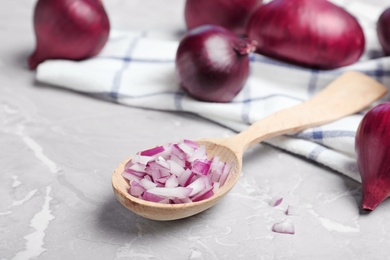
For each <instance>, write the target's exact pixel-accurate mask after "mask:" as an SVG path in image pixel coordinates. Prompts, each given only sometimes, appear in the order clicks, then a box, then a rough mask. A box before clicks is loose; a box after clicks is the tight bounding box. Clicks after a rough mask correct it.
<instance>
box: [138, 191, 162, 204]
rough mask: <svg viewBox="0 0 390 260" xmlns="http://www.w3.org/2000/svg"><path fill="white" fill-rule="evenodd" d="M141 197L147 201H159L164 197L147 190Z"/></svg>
mask: <svg viewBox="0 0 390 260" xmlns="http://www.w3.org/2000/svg"><path fill="white" fill-rule="evenodd" d="M142 199H144V200H147V201H151V202H161V201H163V200H164V197H161V196H157V195H155V194H152V193H150V192H149V191H148V190H146V191H145V192H144V193H143V194H142Z"/></svg>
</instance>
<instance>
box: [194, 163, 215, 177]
mask: <svg viewBox="0 0 390 260" xmlns="http://www.w3.org/2000/svg"><path fill="white" fill-rule="evenodd" d="M210 164H211V162H210V161H209V160H207V159H206V160H199V159H196V160H194V162H193V163H192V172H193V173H196V174H201V175H207V174H208V173H209V171H210Z"/></svg>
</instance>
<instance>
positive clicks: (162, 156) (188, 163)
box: [122, 140, 232, 204]
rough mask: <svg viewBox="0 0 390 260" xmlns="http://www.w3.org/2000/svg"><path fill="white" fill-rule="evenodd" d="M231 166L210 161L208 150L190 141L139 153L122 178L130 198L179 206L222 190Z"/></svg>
mask: <svg viewBox="0 0 390 260" xmlns="http://www.w3.org/2000/svg"><path fill="white" fill-rule="evenodd" d="M231 167H232V164H228V163H225V162H223V161H222V160H220V158H219V157H218V156H215V157H213V158H211V159H209V158H208V157H207V153H206V148H205V146H200V145H198V144H197V143H196V142H193V141H191V140H184V141H182V142H179V143H171V144H167V145H164V146H157V147H154V148H152V149H148V150H145V151H141V152H139V153H137V154H136V155H135V156H134V157H133V158H132V159H131V160H130V161H128V162H127V163H126V165H125V168H124V171H123V172H122V176H123V177H124V178H126V179H127V180H128V181H129V183H130V189H129V191H128V192H129V194H130V195H132V196H134V197H137V198H140V199H144V200H147V201H151V202H158V203H166V204H180V203H191V202H196V201H200V200H204V199H207V198H210V197H211V196H213V195H214V194H215V192H216V191H217V190H218V188H219V187H220V186H222V185H223V184H224V183H225V181H226V179H227V177H228V175H229V173H230V170H231Z"/></svg>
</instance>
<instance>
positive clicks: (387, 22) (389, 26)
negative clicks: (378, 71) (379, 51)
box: [376, 7, 390, 55]
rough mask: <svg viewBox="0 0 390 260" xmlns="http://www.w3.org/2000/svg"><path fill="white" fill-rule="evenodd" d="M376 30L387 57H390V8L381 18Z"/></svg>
mask: <svg viewBox="0 0 390 260" xmlns="http://www.w3.org/2000/svg"><path fill="white" fill-rule="evenodd" d="M376 30H377V34H378V39H379V42H380V44H381V45H382V48H383V51H384V52H385V54H386V55H390V7H389V8H387V9H386V10H384V11H383V12H382V14H381V15H380V16H379V19H378V22H377V27H376Z"/></svg>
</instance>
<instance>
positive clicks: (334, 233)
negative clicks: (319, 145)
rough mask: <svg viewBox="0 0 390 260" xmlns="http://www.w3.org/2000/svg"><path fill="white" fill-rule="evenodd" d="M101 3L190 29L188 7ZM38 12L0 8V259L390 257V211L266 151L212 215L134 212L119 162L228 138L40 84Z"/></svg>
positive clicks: (321, 172) (183, 119) (140, 18)
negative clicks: (161, 217) (118, 192)
mask: <svg viewBox="0 0 390 260" xmlns="http://www.w3.org/2000/svg"><path fill="white" fill-rule="evenodd" d="M367 2H368V0H367ZM104 3H105V5H106V7H107V12H108V13H109V15H110V19H111V23H112V26H113V27H114V28H117V29H124V30H133V29H134V30H139V29H144V30H147V29H153V30H165V29H178V30H184V20H183V14H182V13H183V6H184V0H169V1H162V0H159V1H157V0H110V1H104ZM383 3H385V1H375V3H373V4H375V5H380V4H383ZM34 4H35V1H33V0H23V1H5V0H2V1H0V33H1V40H0V169H1V170H0V198H1V199H0V259H167V260H168V259H207V260H209V259H264V260H268V259H343V260H347V259H353V260H357V259H370V260H373V259H388V254H389V253H390V247H389V243H390V242H389V241H390V224H389V223H388V222H389V219H390V202H389V201H386V202H385V203H383V204H382V205H381V206H380V207H379V208H378V209H377V210H376V211H375V212H373V213H372V214H368V215H367V214H360V213H359V201H360V197H361V191H360V184H359V183H356V182H354V181H352V180H350V179H348V178H345V177H343V176H341V175H340V174H338V173H335V172H333V171H331V170H329V169H325V168H323V167H321V166H319V165H315V164H312V163H311V162H308V161H306V160H304V159H302V158H298V157H296V156H294V155H291V154H287V153H285V152H282V151H279V150H277V149H274V148H272V147H269V146H266V145H257V146H256V147H255V148H253V149H252V150H250V151H249V152H248V154H247V155H246V156H245V158H244V168H243V176H242V178H241V179H240V181H239V183H238V184H237V186H236V187H235V188H234V189H233V190H232V191H231V193H230V194H229V195H228V196H227V197H226V198H225V199H224V200H223V201H222V202H221V203H220V204H218V205H217V206H215V207H213V208H212V209H210V210H207V211H206V212H204V213H201V214H199V215H196V216H193V217H190V218H187V219H183V220H178V221H170V222H156V221H151V220H147V219H144V218H142V217H139V216H137V215H135V214H133V213H131V212H129V211H127V210H126V209H125V208H124V207H123V206H122V205H120V204H119V202H117V200H116V199H115V197H114V195H113V192H112V188H111V174H112V172H113V170H114V168H115V167H116V166H117V164H118V163H119V162H120V161H122V160H123V159H124V158H127V157H128V156H129V155H132V154H134V153H135V152H137V151H139V150H141V149H143V148H147V147H151V146H153V145H156V144H161V143H166V142H169V141H172V140H180V139H183V138H189V139H197V138H200V137H205V136H208V137H214V136H226V135H230V134H232V132H231V131H230V130H228V129H225V128H223V127H221V126H219V125H216V124H214V123H212V122H209V121H206V120H203V119H200V118H198V117H195V116H192V115H189V114H180V113H167V112H158V111H151V110H143V109H136V108H130V107H125V106H120V105H117V104H113V103H109V102H105V101H101V100H97V99H93V98H91V97H88V96H84V95H80V94H77V93H74V92H71V91H66V90H62V89H58V88H51V87H48V86H42V85H39V84H37V83H35V81H34V73H33V72H31V71H29V70H28V69H27V67H26V63H25V60H26V58H27V56H28V55H29V54H30V52H31V51H32V49H33V48H34V46H35V39H34V35H33V29H32V22H31V20H32V10H33V6H34ZM274 195H281V196H282V197H283V198H284V200H283V202H282V204H281V205H279V206H278V207H271V206H269V204H268V201H269V199H270V198H272V197H273V196H274ZM288 205H294V206H296V207H297V208H298V209H299V214H298V215H294V216H288V218H291V219H292V221H293V223H294V225H295V231H296V233H295V235H286V234H278V233H274V232H272V231H271V227H272V225H273V224H274V223H275V222H277V221H280V220H282V219H284V218H286V215H285V209H286V207H287V206H288Z"/></svg>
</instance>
